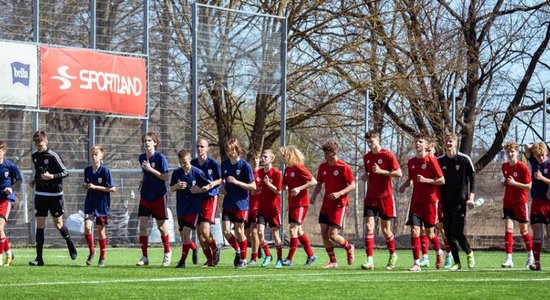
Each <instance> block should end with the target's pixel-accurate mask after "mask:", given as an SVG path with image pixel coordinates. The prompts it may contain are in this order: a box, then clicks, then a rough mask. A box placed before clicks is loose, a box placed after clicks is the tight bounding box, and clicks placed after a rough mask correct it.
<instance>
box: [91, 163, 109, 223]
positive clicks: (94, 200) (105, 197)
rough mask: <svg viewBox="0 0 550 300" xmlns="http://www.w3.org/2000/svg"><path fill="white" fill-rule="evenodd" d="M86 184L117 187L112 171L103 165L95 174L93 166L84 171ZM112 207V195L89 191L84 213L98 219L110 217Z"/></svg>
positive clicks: (93, 190)
mask: <svg viewBox="0 0 550 300" xmlns="http://www.w3.org/2000/svg"><path fill="white" fill-rule="evenodd" d="M84 183H91V184H93V185H97V186H104V187H106V188H112V187H114V186H115V183H114V180H113V178H112V177H111V171H109V169H108V168H107V167H105V166H103V165H101V166H99V168H98V169H97V171H96V172H95V173H94V169H93V166H89V167H87V168H86V169H84ZM110 207H111V193H108V192H103V191H98V190H95V189H88V191H87V192H86V200H84V213H85V214H93V215H95V216H96V217H108V216H109V208H110Z"/></svg>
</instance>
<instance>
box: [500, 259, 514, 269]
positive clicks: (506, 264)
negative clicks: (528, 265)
mask: <svg viewBox="0 0 550 300" xmlns="http://www.w3.org/2000/svg"><path fill="white" fill-rule="evenodd" d="M500 266H501V267H503V268H513V267H514V262H513V261H511V260H509V259H507V260H506V261H505V262H503V263H502V264H501V265H500Z"/></svg>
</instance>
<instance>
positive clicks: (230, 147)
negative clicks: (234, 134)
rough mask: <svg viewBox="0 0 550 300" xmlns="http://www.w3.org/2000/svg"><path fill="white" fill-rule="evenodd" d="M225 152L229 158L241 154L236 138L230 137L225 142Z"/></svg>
mask: <svg viewBox="0 0 550 300" xmlns="http://www.w3.org/2000/svg"><path fill="white" fill-rule="evenodd" d="M225 152H226V153H227V156H229V157H230V158H235V157H239V155H241V144H240V143H239V140H237V139H236V138H230V139H229V140H228V141H227V142H226V143H225Z"/></svg>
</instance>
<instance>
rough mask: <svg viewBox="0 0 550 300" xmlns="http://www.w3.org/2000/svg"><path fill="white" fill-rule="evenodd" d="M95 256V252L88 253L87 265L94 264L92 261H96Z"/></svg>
mask: <svg viewBox="0 0 550 300" xmlns="http://www.w3.org/2000/svg"><path fill="white" fill-rule="evenodd" d="M94 256H95V252H94V253H90V254H88V258H87V259H86V265H88V266H91V265H92V263H93V262H94ZM71 258H72V256H71ZM73 259H74V258H73Z"/></svg>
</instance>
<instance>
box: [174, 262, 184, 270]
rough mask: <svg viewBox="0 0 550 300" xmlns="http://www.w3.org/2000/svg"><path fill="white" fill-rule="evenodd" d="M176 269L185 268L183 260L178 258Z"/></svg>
mask: <svg viewBox="0 0 550 300" xmlns="http://www.w3.org/2000/svg"><path fill="white" fill-rule="evenodd" d="M176 269H185V261H183V260H180V261H179V262H178V265H177V266H176Z"/></svg>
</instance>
